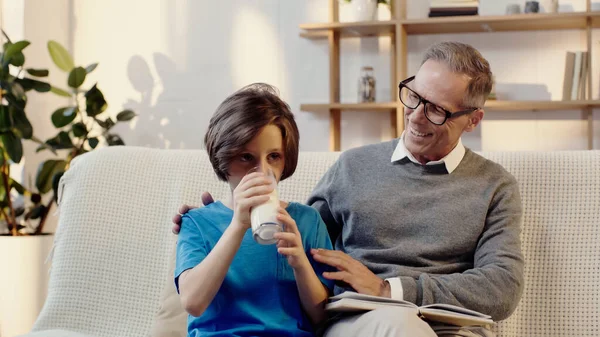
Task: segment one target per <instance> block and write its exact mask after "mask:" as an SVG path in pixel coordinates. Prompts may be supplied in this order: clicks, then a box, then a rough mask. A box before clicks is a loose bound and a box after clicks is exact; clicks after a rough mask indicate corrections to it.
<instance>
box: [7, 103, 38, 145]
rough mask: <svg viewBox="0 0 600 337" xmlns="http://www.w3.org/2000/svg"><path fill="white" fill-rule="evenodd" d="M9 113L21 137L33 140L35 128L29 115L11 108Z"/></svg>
mask: <svg viewBox="0 0 600 337" xmlns="http://www.w3.org/2000/svg"><path fill="white" fill-rule="evenodd" d="M9 111H10V115H11V117H12V120H13V123H14V127H15V128H16V129H17V131H18V132H19V133H20V134H21V135H20V136H21V137H23V138H25V139H31V138H32V137H33V126H32V125H31V122H30V121H29V118H27V114H25V112H24V111H23V110H20V109H17V108H16V107H10V108H9Z"/></svg>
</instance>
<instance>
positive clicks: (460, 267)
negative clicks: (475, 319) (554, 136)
mask: <svg viewBox="0 0 600 337" xmlns="http://www.w3.org/2000/svg"><path fill="white" fill-rule="evenodd" d="M397 142H398V140H397V139H396V140H393V141H391V142H386V143H381V144H376V145H369V146H364V147H361V148H357V149H352V150H348V151H346V152H344V153H343V154H342V155H341V156H340V158H339V160H338V161H337V162H336V163H335V164H334V165H333V166H332V167H331V168H330V169H329V171H328V172H327V173H326V174H325V176H323V177H322V178H321V180H320V182H319V183H318V184H317V186H316V187H315V190H314V191H313V193H312V195H311V196H310V198H309V200H308V204H309V205H311V206H313V207H314V208H316V209H317V210H318V211H319V213H320V214H321V216H322V217H323V220H324V221H325V223H326V224H327V227H328V230H329V234H330V236H331V240H332V242H334V245H335V248H336V249H338V250H341V251H344V252H346V253H347V254H349V255H350V256H352V257H353V258H355V259H357V260H358V261H360V262H362V263H363V264H364V265H366V266H367V267H368V268H369V269H370V270H371V271H372V272H374V273H375V274H376V275H378V276H379V277H381V278H389V277H400V279H401V282H402V287H403V291H404V299H405V300H407V301H410V302H413V303H415V304H417V305H426V304H432V303H447V304H454V305H458V306H462V307H466V308H469V309H473V310H477V311H479V312H482V313H486V314H489V315H491V316H492V318H493V319H494V320H496V321H498V320H502V319H505V318H507V317H508V316H509V315H510V314H511V313H512V312H513V311H514V309H515V308H516V306H517V304H518V302H519V299H520V297H521V293H522V289H523V256H522V253H521V244H520V238H519V234H520V222H521V216H522V208H521V199H520V195H519V190H518V186H517V182H516V180H515V179H514V177H513V176H512V175H511V174H510V173H508V172H507V171H506V170H505V169H504V168H502V167H501V166H500V165H498V164H496V163H494V162H492V161H490V160H487V159H485V158H483V157H481V156H479V155H477V154H476V153H474V152H472V151H471V150H469V149H467V150H466V153H465V156H464V158H463V160H462V161H461V163H460V164H459V166H458V167H457V168H456V170H454V171H453V172H452V173H451V174H448V173H447V171H446V169H445V166H444V165H443V164H440V165H426V166H424V165H419V164H415V163H413V162H411V161H410V160H408V159H407V158H405V159H403V160H400V161H398V162H394V163H392V162H391V157H392V153H393V152H394V149H395V148H396V145H397ZM344 290H346V289H344V288H342V287H339V286H336V289H335V293H336V294H337V293H340V292H342V291H344Z"/></svg>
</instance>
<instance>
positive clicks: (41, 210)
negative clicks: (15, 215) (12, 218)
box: [29, 205, 46, 220]
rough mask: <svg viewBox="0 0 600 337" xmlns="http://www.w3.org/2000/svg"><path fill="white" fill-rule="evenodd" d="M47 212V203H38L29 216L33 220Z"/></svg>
mask: <svg viewBox="0 0 600 337" xmlns="http://www.w3.org/2000/svg"><path fill="white" fill-rule="evenodd" d="M45 212H46V206H45V205H37V206H35V207H34V208H33V209H32V210H31V213H30V215H29V218H30V219H32V220H35V219H39V218H40V217H41V216H42V215H43V214H44V213H45Z"/></svg>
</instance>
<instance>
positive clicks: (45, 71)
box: [27, 68, 49, 77]
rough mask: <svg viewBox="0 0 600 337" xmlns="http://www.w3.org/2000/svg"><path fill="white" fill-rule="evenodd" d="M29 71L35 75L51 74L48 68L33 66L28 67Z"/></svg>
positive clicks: (44, 75)
mask: <svg viewBox="0 0 600 337" xmlns="http://www.w3.org/2000/svg"><path fill="white" fill-rule="evenodd" d="M27 73H28V74H29V75H31V76H35V77H46V76H48V74H49V71H48V70H47V69H33V68H29V69H27Z"/></svg>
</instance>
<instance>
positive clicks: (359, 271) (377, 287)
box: [310, 249, 391, 297]
mask: <svg viewBox="0 0 600 337" xmlns="http://www.w3.org/2000/svg"><path fill="white" fill-rule="evenodd" d="M310 252H311V254H312V255H313V258H314V259H315V261H317V262H321V263H324V264H327V265H330V266H332V267H335V268H336V269H337V270H338V271H334V272H324V273H323V277H325V278H326V279H329V280H336V281H342V282H345V283H347V284H349V285H350V286H351V287H352V288H354V290H356V291H357V292H358V293H360V294H365V295H374V296H382V297H391V291H390V285H389V283H388V282H386V281H384V280H382V279H380V278H379V277H377V275H375V274H373V273H372V272H371V271H370V270H369V268H367V267H365V266H364V265H363V264H362V263H360V262H358V261H356V260H355V259H353V258H351V257H350V256H349V255H348V254H346V253H343V252H340V251H337V250H327V249H311V251H310Z"/></svg>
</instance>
